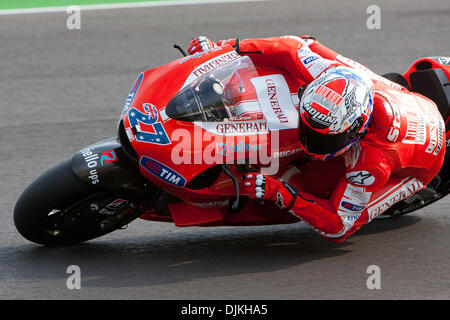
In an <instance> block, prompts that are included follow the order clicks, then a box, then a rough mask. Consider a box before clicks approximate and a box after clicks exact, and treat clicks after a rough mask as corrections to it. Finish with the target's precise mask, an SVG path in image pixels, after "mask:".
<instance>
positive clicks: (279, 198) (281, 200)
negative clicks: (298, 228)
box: [275, 192, 284, 209]
mask: <svg viewBox="0 0 450 320" xmlns="http://www.w3.org/2000/svg"><path fill="white" fill-rule="evenodd" d="M275 204H276V205H277V206H278V207H279V208H281V209H284V203H283V196H282V195H281V193H279V192H277V201H276V202H275Z"/></svg>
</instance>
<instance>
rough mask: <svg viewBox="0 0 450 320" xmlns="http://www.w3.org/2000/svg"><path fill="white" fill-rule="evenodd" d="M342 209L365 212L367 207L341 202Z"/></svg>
mask: <svg viewBox="0 0 450 320" xmlns="http://www.w3.org/2000/svg"><path fill="white" fill-rule="evenodd" d="M341 207H342V208H344V209H347V210H350V211H356V212H359V211H363V210H364V208H365V206H360V205H356V204H353V203H350V202H347V201H342V202H341Z"/></svg>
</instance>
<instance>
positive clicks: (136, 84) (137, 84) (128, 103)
mask: <svg viewBox="0 0 450 320" xmlns="http://www.w3.org/2000/svg"><path fill="white" fill-rule="evenodd" d="M143 78H144V73H141V74H140V75H139V76H138V77H137V79H136V81H135V82H134V84H133V86H132V87H131V90H130V93H129V94H128V96H127V99H126V101H125V105H124V106H123V112H122V114H125V113H126V111H127V110H128V108H129V107H130V106H131V104H132V103H133V100H134V97H135V96H136V94H137V92H138V90H139V87H140V86H141V83H142V79H143Z"/></svg>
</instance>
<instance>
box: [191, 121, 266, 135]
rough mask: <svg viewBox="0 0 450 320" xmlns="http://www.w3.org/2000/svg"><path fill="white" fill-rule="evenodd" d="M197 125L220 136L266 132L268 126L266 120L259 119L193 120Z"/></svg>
mask: <svg viewBox="0 0 450 320" xmlns="http://www.w3.org/2000/svg"><path fill="white" fill-rule="evenodd" d="M194 123H195V124H196V125H197V126H199V127H201V128H203V129H205V130H206V131H208V132H211V133H213V134H217V135H221V136H243V135H252V134H267V133H268V132H269V128H268V126H267V122H266V121H264V120H261V121H248V122H247V121H245V122H243V121H236V122H231V121H229V122H228V121H227V122H218V123H217V122H194Z"/></svg>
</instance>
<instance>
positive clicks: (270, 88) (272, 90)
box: [266, 79, 288, 123]
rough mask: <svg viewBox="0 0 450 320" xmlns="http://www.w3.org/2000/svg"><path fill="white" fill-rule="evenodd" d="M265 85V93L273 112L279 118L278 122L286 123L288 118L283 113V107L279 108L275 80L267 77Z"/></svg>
mask: <svg viewBox="0 0 450 320" xmlns="http://www.w3.org/2000/svg"><path fill="white" fill-rule="evenodd" d="M266 85H267V95H268V96H269V101H270V105H271V107H272V109H273V112H274V113H275V115H276V116H277V118H278V119H279V120H280V123H287V122H288V119H287V117H286V115H285V114H284V113H283V109H282V108H281V106H280V102H279V101H278V96H277V87H276V86H275V82H274V81H273V80H272V79H267V80H266Z"/></svg>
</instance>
